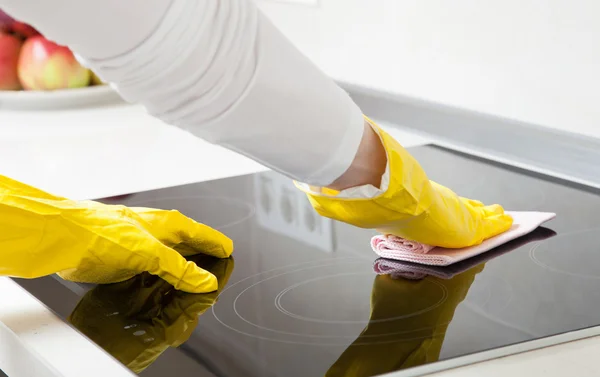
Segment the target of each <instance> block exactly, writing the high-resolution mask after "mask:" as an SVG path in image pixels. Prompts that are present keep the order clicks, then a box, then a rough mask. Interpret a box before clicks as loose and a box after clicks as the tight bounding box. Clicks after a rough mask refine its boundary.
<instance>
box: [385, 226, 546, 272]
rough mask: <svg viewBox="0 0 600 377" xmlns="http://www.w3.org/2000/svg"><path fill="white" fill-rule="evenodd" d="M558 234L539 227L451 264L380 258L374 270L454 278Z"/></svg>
mask: <svg viewBox="0 0 600 377" xmlns="http://www.w3.org/2000/svg"><path fill="white" fill-rule="evenodd" d="M554 236H556V232H555V231H553V230H551V229H548V228H541V227H540V228H537V229H535V230H534V231H532V232H531V233H529V234H526V235H524V236H522V237H519V238H516V239H514V240H512V241H510V242H507V243H505V244H503V245H501V246H498V247H496V248H494V250H489V251H488V252H485V253H482V254H479V255H476V256H474V257H472V258H469V259H465V260H463V261H461V262H459V263H455V264H452V265H450V266H425V265H422V264H417V263H412V262H404V261H399V260H393V259H385V258H378V259H377V260H376V261H375V263H373V271H375V273H376V274H377V275H390V276H391V277H392V278H393V279H400V278H401V279H410V280H420V279H423V278H425V277H427V276H435V277H437V278H440V279H452V278H453V277H455V276H456V275H460V274H462V273H463V272H465V271H467V270H470V269H471V268H473V267H475V266H478V265H480V264H482V263H487V262H489V261H490V260H492V259H494V258H497V257H499V256H502V255H504V254H507V253H509V252H512V251H513V250H516V249H518V248H521V247H523V246H525V245H527V244H529V243H532V242H539V241H544V240H547V239H549V238H552V237H554Z"/></svg>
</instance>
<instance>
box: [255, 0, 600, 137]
mask: <svg viewBox="0 0 600 377" xmlns="http://www.w3.org/2000/svg"><path fill="white" fill-rule="evenodd" d="M259 3H260V4H261V7H262V9H263V10H264V11H265V13H267V14H268V15H269V16H270V17H271V18H272V19H273V21H274V22H275V23H276V24H277V25H278V26H279V27H280V28H281V29H282V30H283V31H284V33H285V34H287V35H288V36H289V37H290V38H291V39H292V40H293V41H294V42H295V43H296V44H297V45H298V46H299V48H300V49H301V50H302V51H304V52H305V53H306V54H307V55H308V56H309V57H310V58H311V59H313V60H314V61H315V62H316V63H317V64H319V65H320V66H321V67H322V68H323V69H324V70H325V71H326V72H327V73H329V74H330V75H332V76H333V77H335V78H336V79H341V80H346V81H350V82H354V83H360V84H363V85H368V86H372V87H375V88H379V89H386V90H388V91H391V92H395V93H401V94H407V95H411V96H415V97H419V98H425V99H428V100H433V101H436V102H441V103H445V104H450V105H455V106H459V107H465V108H469V109H473V110H478V111H482V112H486V113H491V114H496V115H502V116H506V117H510V118H516V119H519V120H524V121H529V122H534V123H539V124H542V125H545V126H549V127H555V128H561V129H566V130H571V131H575V132H579V133H583V134H588V135H594V136H600V127H599V126H597V124H600V106H598V105H597V98H598V85H599V84H600V23H599V22H598V16H599V15H600V1H598V0H574V1H573V0H503V1H491V0H321V1H320V5H319V6H318V7H308V6H301V5H294V4H289V3H285V2H280V1H277V0H259Z"/></svg>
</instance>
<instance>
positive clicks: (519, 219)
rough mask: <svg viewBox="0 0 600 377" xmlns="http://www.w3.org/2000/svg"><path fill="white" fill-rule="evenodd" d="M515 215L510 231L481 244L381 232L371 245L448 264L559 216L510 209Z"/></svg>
mask: <svg viewBox="0 0 600 377" xmlns="http://www.w3.org/2000/svg"><path fill="white" fill-rule="evenodd" d="M507 214H509V215H511V216H512V218H513V225H512V227H511V228H510V229H509V230H507V231H506V232H504V233H502V234H499V235H497V236H495V237H492V238H489V239H487V240H485V241H483V242H482V243H481V244H479V245H477V246H471V247H466V248H462V249H446V248H443V247H432V246H430V245H423V244H419V243H417V242H410V241H407V240H405V239H403V238H400V237H396V236H392V235H378V236H375V237H373V238H372V239H371V247H372V248H373V251H375V253H376V254H377V255H379V256H380V257H382V258H386V259H395V260H400V261H405V262H413V263H418V264H424V265H430V266H448V265H451V264H454V263H456V262H460V261H462V260H465V259H468V258H472V257H474V256H476V255H479V254H482V253H485V252H486V251H489V250H491V249H494V248H495V247H498V246H500V245H502V244H505V243H507V242H509V241H512V240H514V239H515V238H519V237H521V236H524V235H526V234H527V233H531V232H532V231H534V230H535V229H536V228H538V227H539V226H540V225H542V224H543V223H545V222H547V221H550V220H552V219H553V218H555V217H556V214H555V213H549V212H508V211H507Z"/></svg>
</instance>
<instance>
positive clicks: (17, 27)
mask: <svg viewBox="0 0 600 377" xmlns="http://www.w3.org/2000/svg"><path fill="white" fill-rule="evenodd" d="M10 30H11V31H12V32H13V33H16V34H19V35H21V36H22V37H23V38H29V37H33V36H36V35H40V32H39V31H37V30H35V29H34V28H33V26H31V25H28V24H26V23H24V22H20V21H14V22H13V23H12V24H10Z"/></svg>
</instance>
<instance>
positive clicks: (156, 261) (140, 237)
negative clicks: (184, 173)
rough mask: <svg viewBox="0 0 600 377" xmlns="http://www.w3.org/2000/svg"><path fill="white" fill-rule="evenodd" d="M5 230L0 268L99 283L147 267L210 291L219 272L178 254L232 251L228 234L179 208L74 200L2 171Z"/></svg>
mask: <svg viewBox="0 0 600 377" xmlns="http://www.w3.org/2000/svg"><path fill="white" fill-rule="evenodd" d="M0 230H1V231H0V259H1V260H2V263H1V264H0V275H8V276H13V277H21V278H36V277H41V276H46V275H50V274H53V273H59V275H60V276H61V277H62V278H64V279H67V280H71V281H75V282H81V283H98V284H102V283H116V282H120V281H124V280H127V279H129V278H131V277H133V276H135V275H137V274H139V273H141V272H145V271H147V272H150V273H151V274H154V275H158V276H160V277H161V278H163V279H165V280H167V281H168V282H169V283H171V284H173V285H174V286H175V287H176V288H177V289H181V290H184V291H188V292H194V293H202V292H211V291H214V290H215V289H217V280H216V279H215V277H214V276H213V275H212V274H210V273H208V272H206V271H204V270H202V269H200V268H198V267H197V266H196V265H195V264H194V263H193V262H187V261H186V260H185V258H183V257H182V255H181V254H183V255H184V256H186V255H190V254H197V253H204V254H208V255H212V256H215V257H219V258H227V257H229V255H231V252H232V251H233V242H232V241H231V240H230V239H229V238H228V237H226V236H225V235H223V234H222V233H220V232H218V231H216V230H214V229H212V228H210V227H208V226H206V225H203V224H200V223H198V222H196V221H194V220H192V219H190V218H188V217H186V216H184V215H182V214H181V213H179V212H177V211H164V210H157V209H150V208H128V207H125V206H120V205H106V204H102V203H98V202H93V201H87V200H86V201H76V200H69V199H66V198H61V197H58V196H54V195H51V194H48V193H46V192H44V191H41V190H38V189H36V188H34V187H31V186H28V185H25V184H23V183H21V182H17V181H15V180H13V179H10V178H7V177H4V176H1V175H0ZM175 249H177V250H179V252H178V251H176V250H175Z"/></svg>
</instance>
